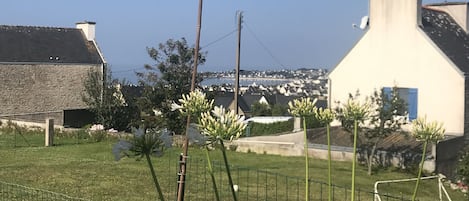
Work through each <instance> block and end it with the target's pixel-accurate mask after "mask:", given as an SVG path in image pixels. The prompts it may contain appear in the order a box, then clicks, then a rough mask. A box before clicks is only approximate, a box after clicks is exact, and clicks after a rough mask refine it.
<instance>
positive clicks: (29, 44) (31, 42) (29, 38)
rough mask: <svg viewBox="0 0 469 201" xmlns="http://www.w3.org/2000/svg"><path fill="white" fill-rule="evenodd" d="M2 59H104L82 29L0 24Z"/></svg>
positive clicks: (52, 60) (0, 54)
mask: <svg viewBox="0 0 469 201" xmlns="http://www.w3.org/2000/svg"><path fill="white" fill-rule="evenodd" d="M0 44H1V45H0V62H47V63H87V64H99V63H103V61H102V59H101V57H100V55H99V52H98V50H97V47H96V46H95V45H94V44H93V42H92V41H88V40H87V39H86V37H85V35H84V34H83V32H82V31H81V30H80V29H75V28H54V27H32V26H5V25H2V26H0Z"/></svg>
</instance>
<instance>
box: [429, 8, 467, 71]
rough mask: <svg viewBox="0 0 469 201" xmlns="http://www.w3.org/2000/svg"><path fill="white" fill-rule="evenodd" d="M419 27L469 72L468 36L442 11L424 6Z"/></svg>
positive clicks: (460, 66) (462, 69)
mask: <svg viewBox="0 0 469 201" xmlns="http://www.w3.org/2000/svg"><path fill="white" fill-rule="evenodd" d="M421 29H422V30H423V31H424V32H425V33H426V34H427V35H428V37H430V39H432V41H433V42H434V43H435V44H436V45H437V46H438V47H439V48H440V49H441V51H443V52H444V53H445V54H446V55H447V56H448V58H449V59H451V61H452V62H453V63H454V64H455V65H456V66H457V67H458V68H459V69H460V70H461V71H462V72H464V73H469V36H468V34H467V33H466V32H465V31H464V30H463V29H462V28H461V27H460V26H459V25H458V24H457V23H456V21H454V19H453V18H452V17H451V16H450V15H448V14H447V13H445V12H443V11H438V10H435V9H430V8H426V7H424V8H423V9H422V27H421Z"/></svg>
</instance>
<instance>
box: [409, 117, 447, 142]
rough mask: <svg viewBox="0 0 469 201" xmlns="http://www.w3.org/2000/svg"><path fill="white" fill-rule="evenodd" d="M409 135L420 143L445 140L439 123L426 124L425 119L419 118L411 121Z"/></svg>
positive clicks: (441, 125) (441, 124) (443, 130)
mask: <svg viewBox="0 0 469 201" xmlns="http://www.w3.org/2000/svg"><path fill="white" fill-rule="evenodd" d="M411 135H412V136H413V137H415V138H416V139H417V140H420V141H430V142H438V141H440V140H442V139H444V138H445V129H444V127H443V123H441V122H437V121H432V122H427V118H426V117H423V118H422V117H419V118H417V119H415V120H414V121H412V132H411Z"/></svg>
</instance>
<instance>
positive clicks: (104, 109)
mask: <svg viewBox="0 0 469 201" xmlns="http://www.w3.org/2000/svg"><path fill="white" fill-rule="evenodd" d="M118 84H119V82H118V80H114V79H113V78H112V75H111V72H110V70H109V69H108V70H107V71H106V73H105V75H103V73H102V72H100V71H97V70H93V69H92V70H90V71H88V76H87V77H86V79H85V81H84V87H85V91H84V93H83V94H82V100H83V102H85V103H86V105H88V107H89V110H90V111H91V112H93V113H94V115H95V118H96V121H97V122H98V123H99V124H102V125H103V126H104V127H105V128H115V129H118V130H125V128H126V127H127V125H128V123H129V122H122V120H123V119H128V118H130V117H129V116H132V114H129V113H130V111H127V110H126V107H125V99H124V97H123V96H121V94H120V91H119V90H118V88H117V86H118ZM129 121H130V120H129Z"/></svg>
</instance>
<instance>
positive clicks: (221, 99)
mask: <svg viewBox="0 0 469 201" xmlns="http://www.w3.org/2000/svg"><path fill="white" fill-rule="evenodd" d="M233 99H234V93H225V94H218V95H216V96H215V98H214V101H213V104H214V105H215V106H223V107H224V108H229V107H230V105H231V103H232V102H233V101H234V100H233ZM238 107H239V108H241V110H242V111H243V112H245V113H249V112H251V106H249V105H248V104H246V101H245V100H244V99H243V96H239V95H238Z"/></svg>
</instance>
